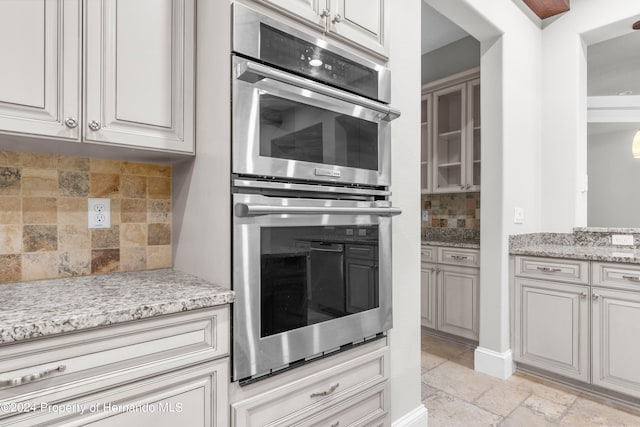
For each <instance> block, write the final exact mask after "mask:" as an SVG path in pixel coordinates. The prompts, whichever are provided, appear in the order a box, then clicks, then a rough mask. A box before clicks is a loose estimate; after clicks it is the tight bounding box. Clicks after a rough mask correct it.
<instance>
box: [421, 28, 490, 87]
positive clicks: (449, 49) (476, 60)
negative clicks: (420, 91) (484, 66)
mask: <svg viewBox="0 0 640 427" xmlns="http://www.w3.org/2000/svg"><path fill="white" fill-rule="evenodd" d="M479 66H480V43H479V42H478V40H476V39H474V38H473V37H471V36H469V37H465V38H463V39H460V40H457V41H455V42H453V43H449V44H448V45H446V46H442V47H441V48H438V49H436V50H433V51H431V52H429V53H425V54H424V55H422V84H425V83H429V82H432V81H434V80H438V79H441V78H443V77H447V76H450V75H452V74H456V73H459V72H461V71H465V70H468V69H470V68H474V67H479Z"/></svg>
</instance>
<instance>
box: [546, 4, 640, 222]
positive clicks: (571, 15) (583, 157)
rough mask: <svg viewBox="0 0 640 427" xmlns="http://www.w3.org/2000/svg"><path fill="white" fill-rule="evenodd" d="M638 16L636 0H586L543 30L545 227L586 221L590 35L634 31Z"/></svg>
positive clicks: (595, 39)
mask: <svg viewBox="0 0 640 427" xmlns="http://www.w3.org/2000/svg"><path fill="white" fill-rule="evenodd" d="M639 17H640V3H639V2H638V1H637V0H616V1H614V2H606V3H605V2H602V1H601V0H581V1H577V2H573V3H572V4H571V10H570V11H569V12H567V13H565V14H563V15H562V16H561V17H559V18H558V19H556V20H555V21H554V22H553V23H552V24H551V25H549V26H547V27H546V28H545V29H544V30H543V32H542V51H543V56H542V63H543V69H542V76H543V88H544V91H543V98H542V103H543V104H542V105H543V115H542V125H543V127H542V129H543V130H542V169H543V171H544V175H543V179H542V194H543V195H544V196H543V197H542V200H541V201H542V211H543V218H542V219H543V220H542V229H543V230H544V231H558V232H568V231H571V229H572V228H573V227H574V226H585V225H587V193H585V192H583V190H584V181H585V178H584V177H585V175H586V173H587V120H586V96H587V79H586V69H587V60H586V43H585V39H586V40H587V41H588V42H589V43H595V42H599V41H602V40H604V39H606V38H609V37H611V36H614V35H620V34H619V33H615V31H618V29H619V28H626V30H627V31H630V28H631V24H632V23H633V22H634V21H635V20H637V19H638V18H639ZM620 21H622V22H620ZM613 23H615V25H613V26H612V27H611V28H610V29H609V28H607V27H608V26H609V25H610V24H613ZM583 36H584V37H583Z"/></svg>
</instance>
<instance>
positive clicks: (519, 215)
mask: <svg viewBox="0 0 640 427" xmlns="http://www.w3.org/2000/svg"><path fill="white" fill-rule="evenodd" d="M513 223H514V224H524V208H513Z"/></svg>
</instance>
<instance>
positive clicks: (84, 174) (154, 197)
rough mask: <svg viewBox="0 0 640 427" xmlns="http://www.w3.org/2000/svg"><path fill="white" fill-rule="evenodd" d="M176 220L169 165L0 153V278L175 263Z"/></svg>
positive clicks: (44, 276)
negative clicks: (107, 224) (107, 203)
mask: <svg viewBox="0 0 640 427" xmlns="http://www.w3.org/2000/svg"><path fill="white" fill-rule="evenodd" d="M89 197H104V198H109V199H110V200H111V228H109V229H89V228H88V226H87V208H88V200H87V199H88V198H89ZM171 220H172V216H171V166H170V165H163V164H147V163H135V162H126V161H116V160H104V159H94V158H86V157H71V156H57V155H51V154H34V153H22V152H12V151H1V150H0V283H10V282H18V281H26V280H36V279H49V278H58V277H70V276H83V275H89V274H98V273H108V272H116V271H135V270H146V269H155V268H166V267H171V265H172V260H171Z"/></svg>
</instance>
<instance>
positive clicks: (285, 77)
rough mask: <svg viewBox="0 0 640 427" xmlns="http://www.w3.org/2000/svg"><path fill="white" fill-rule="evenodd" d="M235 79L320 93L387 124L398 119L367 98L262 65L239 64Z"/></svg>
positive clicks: (385, 108)
mask: <svg viewBox="0 0 640 427" xmlns="http://www.w3.org/2000/svg"><path fill="white" fill-rule="evenodd" d="M256 77H257V78H256ZM237 78H238V79H241V80H244V81H246V82H249V83H255V82H257V81H258V80H262V79H264V78H270V79H273V80H278V81H280V82H282V83H286V84H290V85H293V86H298V87H301V88H303V89H307V90H310V91H313V92H317V93H321V94H323V95H327V96H330V97H332V98H336V99H340V100H342V101H346V102H349V103H351V104H356V105H360V106H362V107H365V108H368V109H370V110H373V111H376V112H378V113H382V114H384V115H385V116H384V118H383V120H386V121H388V122H390V121H391V120H394V119H397V118H398V117H400V111H398V110H396V109H395V108H391V107H388V106H386V105H384V104H380V103H378V102H375V101H371V100H369V99H367V98H363V97H360V96H357V95H352V94H350V93H348V92H343V91H340V90H337V89H334V88H332V87H330V86H327V85H323V84H320V83H316V82H314V81H311V80H308V79H304V78H302V77H297V76H292V75H290V74H288V73H284V72H282V71H280V70H276V69H273V68H271V67H267V66H265V65H262V64H256V63H255V62H250V61H245V62H241V63H239V64H238V69H237Z"/></svg>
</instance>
